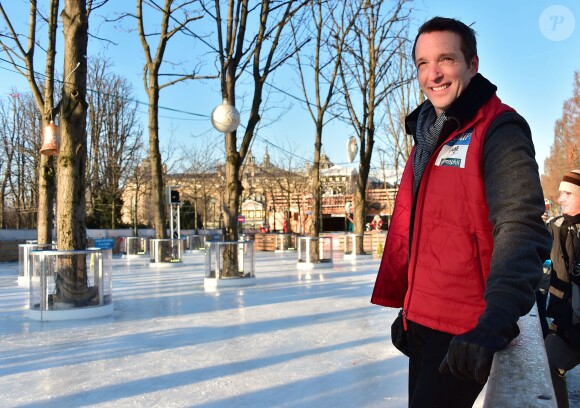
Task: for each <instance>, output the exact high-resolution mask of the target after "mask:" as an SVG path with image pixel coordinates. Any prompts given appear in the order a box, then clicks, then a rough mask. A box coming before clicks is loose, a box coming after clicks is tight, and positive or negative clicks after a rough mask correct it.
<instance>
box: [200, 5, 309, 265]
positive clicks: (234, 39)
mask: <svg viewBox="0 0 580 408" xmlns="http://www.w3.org/2000/svg"><path fill="white" fill-rule="evenodd" d="M220 3H221V2H220V1H219V0H215V2H214V10H213V11H208V12H209V13H210V14H211V15H212V17H213V18H214V20H215V22H216V26H217V40H218V46H217V49H216V51H217V54H218V59H219V70H220V78H221V94H222V99H223V100H224V101H227V102H228V103H230V104H231V105H234V106H235V101H236V89H237V87H238V86H239V85H237V84H238V81H241V78H242V77H247V76H249V77H250V78H251V81H252V84H253V89H252V92H253V94H252V102H251V105H250V111H249V114H248V121H247V123H246V126H245V129H244V134H243V138H242V140H241V144H240V145H239V149H238V141H237V132H236V131H234V132H229V133H226V135H225V150H226V164H225V176H226V186H225V198H224V199H225V203H224V207H223V217H224V225H225V230H224V236H225V239H227V240H237V238H238V220H237V211H238V208H239V203H240V196H241V193H242V182H241V176H242V175H241V172H240V169H241V166H242V163H243V162H244V160H245V157H246V155H247V154H248V151H249V149H250V146H251V141H252V138H253V137H254V132H255V131H256V127H257V125H258V122H259V121H260V107H261V104H262V96H263V90H264V85H265V83H266V80H267V78H268V76H269V75H270V74H271V73H272V72H274V71H275V70H276V69H278V68H279V67H280V66H282V64H284V62H286V60H287V59H288V58H290V57H291V55H292V52H293V47H292V43H291V41H288V40H289V39H287V38H285V31H286V30H285V29H286V28H287V27H288V26H289V22H290V21H291V19H292V18H293V17H294V16H295V15H296V13H297V12H298V11H299V10H300V9H301V8H302V7H303V6H304V4H306V3H307V1H306V0H283V1H277V2H274V1H271V0H261V1H260V2H259V3H257V4H256V5H255V6H252V7H250V4H249V1H248V0H228V1H227V10H226V14H227V15H226V18H225V20H224V19H222V8H221V4H220ZM253 27H256V31H255V32H253V33H251V32H250V31H249V30H250V29H251V28H253ZM249 67H251V69H250V72H249V73H247V72H246V69H247V68H249ZM224 256H225V258H226V259H224V275H225V276H236V275H237V274H238V272H237V257H236V256H237V251H231V252H226V253H225V255H224Z"/></svg>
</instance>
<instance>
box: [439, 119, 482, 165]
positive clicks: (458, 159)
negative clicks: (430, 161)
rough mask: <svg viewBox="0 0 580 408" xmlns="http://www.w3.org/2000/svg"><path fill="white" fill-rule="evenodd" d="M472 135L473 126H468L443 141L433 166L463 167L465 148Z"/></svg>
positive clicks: (467, 146) (465, 155)
mask: <svg viewBox="0 0 580 408" xmlns="http://www.w3.org/2000/svg"><path fill="white" fill-rule="evenodd" d="M472 135H473V128H470V129H468V130H467V131H466V132H464V133H461V134H459V135H457V136H455V137H454V138H453V139H451V140H450V141H449V142H447V143H445V145H443V147H442V148H441V150H440V151H439V154H438V155H437V159H436V160H435V166H450V167H459V168H462V169H463V168H465V158H466V157H467V149H468V148H469V143H471V136H472Z"/></svg>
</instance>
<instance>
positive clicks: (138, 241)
mask: <svg viewBox="0 0 580 408" xmlns="http://www.w3.org/2000/svg"><path fill="white" fill-rule="evenodd" d="M148 246H149V238H146V237H125V239H124V248H123V246H122V247H121V253H122V254H123V258H125V259H147V257H148V256H149V254H148V250H147V248H148Z"/></svg>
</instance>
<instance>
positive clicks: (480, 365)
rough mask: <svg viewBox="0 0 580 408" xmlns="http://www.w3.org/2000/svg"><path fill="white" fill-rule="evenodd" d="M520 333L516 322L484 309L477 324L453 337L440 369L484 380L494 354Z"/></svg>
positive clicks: (460, 375)
mask: <svg viewBox="0 0 580 408" xmlns="http://www.w3.org/2000/svg"><path fill="white" fill-rule="evenodd" d="M519 333H520V329H519V328H518V325H517V323H515V322H509V321H507V320H505V317H503V316H502V315H501V314H499V313H496V314H494V313H492V312H484V313H483V315H481V317H480V319H479V322H478V323H477V326H475V328H473V329H472V330H470V331H468V332H467V333H464V334H461V335H459V336H455V337H454V338H453V340H451V344H450V345H449V350H448V351H447V355H446V356H445V358H444V359H443V362H442V363H441V366H439V371H440V372H441V373H449V372H451V373H452V374H453V375H455V376H456V377H458V378H460V379H464V380H465V379H471V380H475V381H477V382H478V383H480V384H485V382H486V381H487V378H488V377H489V372H490V371H491V363H492V362H493V355H494V354H495V352H496V351H499V350H503V349H504V348H505V347H506V346H507V345H508V344H509V343H510V342H511V341H512V340H513V339H514V338H516V337H517V335H518V334H519Z"/></svg>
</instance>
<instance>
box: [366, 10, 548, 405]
mask: <svg viewBox="0 0 580 408" xmlns="http://www.w3.org/2000/svg"><path fill="white" fill-rule="evenodd" d="M413 60H414V61H415V65H416V68H417V80H418V83H419V85H420V87H421V89H422V90H423V92H424V93H425V95H426V96H427V98H428V100H427V101H425V102H424V103H423V104H421V105H420V106H419V107H418V108H417V109H416V110H415V111H414V112H412V113H411V114H410V115H409V116H408V117H407V118H406V129H407V132H408V133H409V134H412V135H413V137H414V141H415V146H414V148H413V151H412V152H411V155H410V157H409V160H408V162H407V165H406V168H405V171H404V173H403V177H402V181H401V185H400V188H399V192H398V194H397V198H396V203H395V209H394V213H393V217H392V222H391V227H390V228H389V234H388V236H387V241H386V244H385V251H384V252H383V259H382V262H381V266H380V268H379V273H378V275H377V280H376V283H375V288H374V291H373V295H372V299H371V301H372V302H373V303H375V304H378V305H382V306H386V307H395V308H402V311H401V313H400V314H399V317H398V318H397V319H396V320H395V322H394V323H393V325H392V329H391V337H392V341H393V344H395V346H396V347H397V348H399V350H401V351H402V352H403V353H405V354H406V355H408V356H409V406H410V407H446V408H448V407H470V406H472V405H473V402H474V401H475V400H476V398H477V396H478V394H479V393H480V392H481V389H482V388H483V385H484V384H485V382H486V381H487V378H488V376H489V372H490V369H491V365H492V360H493V355H494V353H495V352H496V351H498V350H501V349H503V348H505V347H506V346H507V345H508V344H509V343H510V342H511V341H512V340H513V339H514V338H515V337H516V336H517V335H518V333H519V329H518V325H517V321H518V319H519V317H520V316H523V315H525V314H526V313H527V312H528V311H529V310H530V309H531V307H532V305H533V304H534V301H535V295H534V289H535V287H536V285H537V284H538V282H539V281H540V278H541V277H542V262H543V260H544V259H545V258H546V257H547V255H548V252H549V250H550V245H551V239H550V235H549V233H548V231H547V229H546V227H545V225H544V223H543V221H542V214H543V213H544V209H545V207H544V198H543V194H542V188H541V186H540V178H539V174H538V166H537V163H536V161H535V158H534V156H535V152H534V145H533V142H532V137H531V132H530V128H529V126H528V124H527V123H526V121H525V120H524V119H523V118H522V117H521V116H520V115H518V114H517V113H516V112H515V111H514V110H513V109H512V108H510V107H509V106H507V105H505V104H503V103H502V102H501V101H500V99H499V98H498V97H497V95H496V90H497V88H496V86H495V85H493V84H492V83H491V82H490V81H488V80H487V79H485V78H484V77H483V76H482V75H481V74H479V73H478V68H479V58H478V56H477V45H476V38H475V32H474V31H473V30H472V29H471V28H470V27H468V26H466V25H465V24H464V23H462V22H460V21H458V20H454V19H448V18H442V17H435V18H433V19H431V20H429V21H427V22H426V23H425V24H423V25H422V26H421V28H420V29H419V32H418V34H417V37H416V38H415V44H414V46H413Z"/></svg>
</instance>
